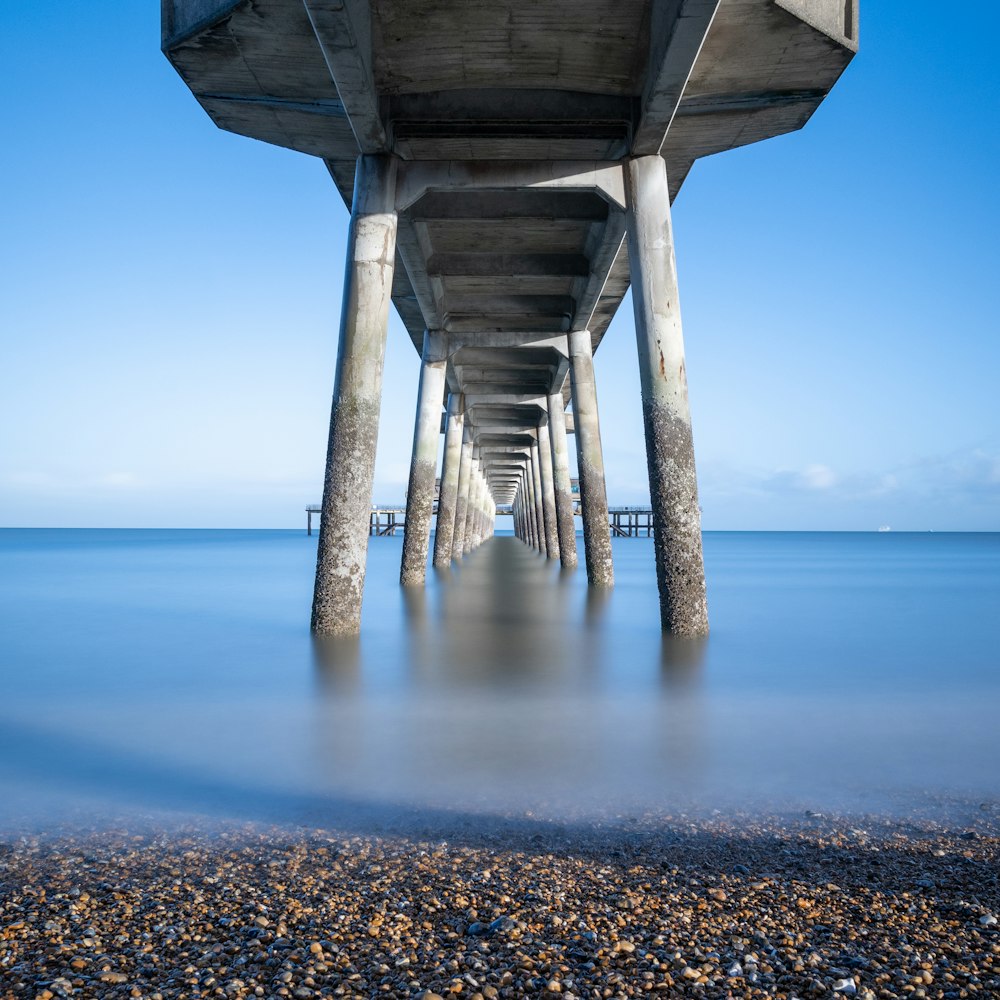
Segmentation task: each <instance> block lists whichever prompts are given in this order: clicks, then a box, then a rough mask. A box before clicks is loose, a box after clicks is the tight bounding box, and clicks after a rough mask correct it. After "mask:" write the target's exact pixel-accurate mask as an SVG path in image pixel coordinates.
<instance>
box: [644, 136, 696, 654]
mask: <svg viewBox="0 0 1000 1000" xmlns="http://www.w3.org/2000/svg"><path fill="white" fill-rule="evenodd" d="M625 176H626V192H627V198H626V202H627V212H626V225H627V226H628V249H629V262H630V267H631V271H632V303H633V305H634V307H635V335H636V341H637V344H638V349H639V377H640V379H641V382H642V414H643V421H644V424H645V430H646V461H647V464H648V466H649V493H650V500H651V501H652V506H653V539H654V546H655V549H656V582H657V584H658V585H659V590H660V622H661V625H662V627H663V629H664V630H665V631H670V632H674V633H676V634H677V635H687V636H701V635H708V606H707V603H706V599H705V565H704V561H703V558H702V548H701V513H700V511H699V509H698V482H697V478H696V476H695V464H694V441H693V438H692V435H691V410H690V407H689V405H688V389H687V376H686V374H685V370H684V338H683V335H682V332H681V312H680V304H679V302H678V293H677V263H676V260H675V258H674V239H673V232H672V227H671V223H670V194H669V190H668V188H667V171H666V167H665V166H664V163H663V160H662V159H661V158H660V157H659V156H641V157H636V158H635V159H633V160H630V161H628V164H627V166H626V171H625Z"/></svg>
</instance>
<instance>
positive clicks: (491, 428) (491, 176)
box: [163, 0, 857, 635]
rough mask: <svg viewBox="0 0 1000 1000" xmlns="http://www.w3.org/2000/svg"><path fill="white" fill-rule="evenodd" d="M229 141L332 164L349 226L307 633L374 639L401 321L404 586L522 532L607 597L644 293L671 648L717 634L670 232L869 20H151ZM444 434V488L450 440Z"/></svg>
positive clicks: (765, 3)
mask: <svg viewBox="0 0 1000 1000" xmlns="http://www.w3.org/2000/svg"><path fill="white" fill-rule="evenodd" d="M163 49H164V52H165V53H166V54H167V56H168V58H169V59H170V61H171V63H172V64H173V65H174V67H175V68H176V70H177V71H178V73H179V74H180V75H181V77H182V78H183V79H184V81H185V83H186V84H187V85H188V86H189V87H190V89H191V91H192V92H193V93H194V95H195V97H196V98H197V100H198V102H199V103H200V104H201V106H202V107H203V108H204V109H205V111H206V112H207V113H208V114H209V115H210V116H211V117H212V119H213V120H214V121H215V122H216V123H217V124H218V125H219V126H220V127H221V128H224V129H227V130H229V131H232V132H237V133H239V134H241V135H246V136H251V137H253V138H256V139H261V140H263V141H265V142H270V143H274V144H276V145H279V146H284V147H288V148H290V149H295V150H298V151H300V152H303V153H307V154H309V155H312V156H316V157H319V158H320V159H322V160H323V162H324V163H325V164H326V167H327V169H328V170H329V173H330V175H331V178H332V180H333V182H334V184H336V186H337V188H338V190H339V191H340V193H341V195H342V197H343V198H344V201H345V202H346V203H347V204H348V205H349V206H350V207H351V220H350V230H349V239H348V251H347V259H346V273H345V278H344V298H343V305H342V308H341V313H340V343H339V352H338V357H337V371H336V379H335V384H334V390H333V412H332V417H331V421H330V438H329V450H328V454H327V462H326V474H325V481H324V493H323V503H322V518H321V521H320V537H319V554H318V560H317V569H316V588H315V595H314V600H313V613H312V626H313V629H314V631H316V632H318V633H326V634H354V633H357V632H358V630H359V628H360V620H361V602H362V596H363V590H364V580H365V559H366V554H367V546H368V535H369V522H370V514H371V498H372V484H373V476H374V462H375V450H376V440H377V436H378V419H379V410H380V405H381V384H382V364H383V358H384V354H385V344H386V330H387V323H388V314H389V308H390V305H392V306H394V307H395V309H396V310H397V312H398V313H399V315H400V317H401V318H402V320H403V323H404V324H405V326H406V329H407V331H408V332H409V335H410V337H411V339H412V341H413V344H414V347H415V348H416V349H417V351H419V352H420V356H421V361H422V363H421V371H420V385H419V396H418V402H417V413H416V420H415V425H414V433H413V457H412V463H411V468H410V479H409V488H408V491H407V505H406V512H405V522H406V532H405V535H404V544H403V557H402V567H401V572H400V579H401V582H402V583H403V585H405V586H420V585H422V584H423V582H424V579H425V575H426V571H427V563H428V561H429V557H430V552H429V548H430V537H431V522H432V518H433V516H434V513H433V505H434V494H435V480H436V479H437V478H439V477H440V480H441V488H440V502H439V504H438V509H437V515H436V516H437V521H436V531H435V534H434V548H433V563H434V565H435V566H436V567H447V566H448V565H450V564H451V562H452V561H453V560H457V559H461V558H463V556H464V555H466V554H467V553H469V552H470V551H471V550H472V549H474V548H475V547H476V546H477V545H479V544H480V543H481V542H482V541H483V540H484V539H486V538H488V537H489V536H490V535H491V534H492V531H493V525H494V521H495V515H496V508H497V505H498V504H502V505H508V504H509V505H511V506H512V512H513V517H514V525H515V533H516V535H517V537H518V538H519V539H521V540H522V541H523V542H525V543H526V544H529V545H532V546H534V547H535V548H537V549H538V550H539V551H541V552H542V553H544V554H545V555H546V556H548V557H549V558H552V559H560V560H561V562H562V564H563V565H564V566H567V567H573V566H575V565H576V564H577V559H578V554H577V542H576V534H575V530H574V526H573V506H572V505H573V498H572V495H571V493H570V468H569V447H570V445H569V437H572V438H573V440H574V444H575V448H576V455H577V467H578V470H579V479H580V512H581V515H582V520H583V549H584V559H585V563H586V572H587V577H588V580H589V582H590V584H591V585H592V586H594V587H610V586H612V585H613V582H614V570H613V566H612V558H611V542H610V533H611V527H610V522H609V512H608V501H607V491H606V487H605V477H604V463H603V457H602V450H601V428H600V411H599V408H598V391H597V385H596V382H595V378H594V365H593V355H594V352H595V351H596V350H597V349H598V348H599V347H600V345H601V341H602V338H603V336H604V333H605V331H606V330H607V328H608V324H609V323H610V321H611V319H612V317H613V316H614V314H615V312H616V310H617V309H618V307H619V306H620V304H621V302H622V299H623V298H624V296H625V293H626V291H628V289H629V287H630V286H631V289H632V302H633V306H634V310H635V332H636V343H637V348H638V353H639V369H640V383H641V392H642V407H643V414H644V426H645V436H646V454H647V463H648V469H649V485H650V499H651V510H652V524H653V537H654V545H655V550H656V575H657V584H658V586H659V595H660V616H661V623H662V627H663V628H664V629H666V630H670V631H673V632H676V633H678V634H682V635H704V634H706V633H707V631H708V612H707V608H706V601H705V573H704V567H703V562H702V549H701V518H700V513H699V508H698V495H697V482H696V476H695V455H694V444H693V438H692V430H691V419H690V411H689V405H688V391H687V381H686V377H685V367H684V344H683V339H682V333H681V313H680V305H679V298H678V287H677V273H676V264H675V256H674V241H673V234H672V229H671V222H670V206H671V203H672V201H673V199H674V197H676V195H677V192H678V190H679V189H680V187H681V185H682V183H683V182H684V179H685V177H686V176H687V174H688V171H689V170H690V169H691V167H692V166H693V164H694V162H695V160H697V159H699V158H700V157H703V156H708V155H710V154H712V153H718V152H722V151H724V150H728V149H733V148H735V147H738V146H743V145H746V144H748V143H752V142H757V141H760V140H762V139H767V138H769V137H772V136H776V135H781V134H783V133H787V132H790V131H793V130H795V129H798V128H801V127H802V126H803V125H804V124H805V123H806V122H807V121H808V119H809V118H810V116H811V115H812V113H813V112H814V111H815V110H816V109H817V107H818V106H819V105H820V103H821V102H822V100H823V99H824V97H825V96H826V94H827V93H828V92H829V90H830V88H831V87H832V86H833V85H834V84H835V82H836V81H837V79H838V77H839V76H840V74H841V73H842V72H843V70H844V68H845V67H846V66H847V64H848V62H849V61H850V59H851V58H852V56H853V54H854V52H855V51H856V49H857V0H573V2H569V0H542V2H538V0H535V2H530V3H529V2H527V0H491V2H488V3H486V2H482V0H163ZM442 433H443V434H444V438H445V442H444V452H443V463H442V467H441V469H440V470H439V469H438V467H437V465H438V461H437V459H438V452H439V438H440V435H441V434H442Z"/></svg>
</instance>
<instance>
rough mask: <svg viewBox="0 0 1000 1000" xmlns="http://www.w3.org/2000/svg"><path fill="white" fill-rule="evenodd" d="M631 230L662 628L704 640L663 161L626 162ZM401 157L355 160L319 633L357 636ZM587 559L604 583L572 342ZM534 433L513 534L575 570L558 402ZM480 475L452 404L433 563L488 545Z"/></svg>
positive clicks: (594, 485) (422, 530) (429, 392)
mask: <svg viewBox="0 0 1000 1000" xmlns="http://www.w3.org/2000/svg"><path fill="white" fill-rule="evenodd" d="M623 170H624V172H625V192H626V203H627V204H626V229H627V234H628V248H629V262H630V268H631V273H632V292H633V296H632V297H633V303H634V308H635V327H636V339H637V346H638V352H639V368H640V378H641V385H642V400H643V417H644V427H645V436H646V452H647V464H648V469H649V483H650V495H651V501H652V509H653V527H654V538H655V551H656V569H657V581H658V585H659V593H660V615H661V624H662V626H663V628H664V629H665V630H669V631H673V632H676V633H679V634H684V635H704V634H706V633H707V631H708V618H707V609H706V602H705V578H704V568H703V564H702V551H701V523H700V512H699V509H698V501H697V484H696V480H695V466H694V446H693V441H692V436H691V421H690V413H689V409H688V395H687V381H686V377H685V370H684V349H683V341H682V337H681V324H680V312H679V307H678V302H677V299H678V296H677V275H676V265H675V261H674V253H673V234H672V231H671V224H670V210H669V208H670V203H669V190H668V187H667V177H666V170H665V167H664V163H663V160H662V159H661V158H660V157H658V156H646V157H637V158H634V159H632V160H629V161H626V162H625V164H624V165H623ZM396 171H397V160H396V159H395V158H394V157H391V156H372V155H362V156H361V157H359V158H358V167H357V173H356V176H355V189H354V201H353V206H352V211H351V226H350V232H349V238H348V249H347V264H346V270H347V273H346V276H345V281H344V301H343V306H342V313H341V326H340V344H339V351H338V356H337V376H336V383H335V386H334V399H333V413H332V416H331V423H330V440H329V448H328V453H327V464H326V476H325V481H324V493H323V511H322V520H321V522H320V539H319V550H318V555H317V570H316V589H315V595H314V601H313V616H312V627H313V630H314V631H316V632H320V633H327V634H356V633H357V632H358V631H359V630H360V617H361V599H362V594H363V589H364V577H365V556H366V554H367V542H368V531H367V525H368V515H369V508H370V503H371V492H372V483H373V478H374V462H375V449H376V443H377V435H378V413H379V407H380V402H381V381H382V365H383V359H384V354H385V339H386V328H387V322H388V310H389V305H390V297H391V292H392V279H393V267H394V262H395V239H396V221H397V220H396V211H395V183H396ZM567 340H568V343H567V349H568V354H569V358H570V379H571V387H572V400H573V414H574V426H575V437H576V444H577V459H578V470H579V479H580V504H581V514H582V517H583V538H584V551H585V556H586V564H587V576H588V580H589V582H590V584H591V585H593V586H600V587H610V586H612V585H613V583H614V569H613V565H612V558H611V537H610V528H609V524H608V504H607V489H606V485H605V477H604V462H603V456H602V450H601V435H600V421H599V414H598V407H597V391H596V384H595V380H594V366H593V356H592V342H591V335H590V332H589V331H588V330H573V331H572V332H570V333H569V334H568V338H567ZM446 367H447V338H446V335H445V334H443V333H441V332H438V331H428V332H427V333H426V334H425V336H424V344H423V353H422V364H421V374H420V387H419V393H418V402H417V418H416V422H415V426H414V437H413V459H412V463H411V468H410V482H409V491H408V501H407V518H406V532H405V535H404V545H403V562H402V567H401V571H400V579H401V582H402V583H403V584H404V585H407V586H412V585H419V584H422V583H423V582H424V579H425V576H426V565H427V553H428V545H429V537H430V523H431V516H432V510H433V501H434V485H435V478H436V464H437V448H438V440H439V436H440V414H441V405H442V402H443V399H444V390H445V375H446ZM547 410H548V412H547V416H546V417H545V418H543V420H542V421H541V422H540V424H539V426H538V428H537V429H536V431H535V433H534V434H533V435H532V443H531V445H530V449H529V455H528V456H527V457H526V458H523V460H522V462H521V468H520V472H519V474H518V481H517V491H516V495H515V500H514V520H515V533H516V534H517V537H518V538H520V539H521V540H522V541H524V542H525V543H527V544H529V545H532V546H534V547H535V548H537V549H538V550H539V551H540V552H542V553H544V554H545V555H546V556H548V557H550V558H559V559H561V560H562V562H563V565H565V566H573V565H575V564H576V560H577V555H576V537H575V530H574V527H573V498H572V494H571V491H570V484H569V467H568V458H567V442H566V425H565V417H564V412H563V400H562V396H561V394H560V393H558V392H557V393H553V394H552V395H551V396H549V399H548V407H547ZM495 514H496V504H495V502H494V499H493V496H492V493H491V489H490V483H489V480H488V477H487V470H486V469H485V468H484V462H483V461H482V459H481V456H480V455H479V451H478V446H477V445H476V442H475V440H474V434H473V428H472V426H471V424H470V423H469V422H468V421H467V420H466V419H465V414H464V401H463V399H462V397H461V394H460V393H453V394H452V395H451V396H449V399H448V408H447V426H446V433H445V449H444V462H443V468H442V474H441V492H440V501H439V508H438V523H437V533H436V539H435V546H434V565H435V566H438V567H443V566H446V565H449V564H450V563H451V561H452V560H455V559H461V558H462V557H463V556H464V555H465V554H467V553H468V552H470V551H472V549H473V548H475V547H476V546H477V545H479V544H480V543H481V542H482V541H483V540H484V539H486V538H488V537H490V536H491V535H492V533H493V524H494V519H495Z"/></svg>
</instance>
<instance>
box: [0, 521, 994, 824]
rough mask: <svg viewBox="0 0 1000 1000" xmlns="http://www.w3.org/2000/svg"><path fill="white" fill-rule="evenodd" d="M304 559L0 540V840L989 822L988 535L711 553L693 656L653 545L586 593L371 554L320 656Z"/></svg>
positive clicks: (268, 543)
mask: <svg viewBox="0 0 1000 1000" xmlns="http://www.w3.org/2000/svg"><path fill="white" fill-rule="evenodd" d="M580 542H581V559H582V539H581V540H580ZM315 547H316V539H315V537H313V538H309V537H307V536H306V535H305V534H304V533H302V532H293V531H181V530H148V531H147V530H121V531H117V530H104V531H101V530H6V531H0V692H2V694H0V823H3V822H4V821H10V822H14V821H21V820H23V818H24V817H41V818H44V817H46V816H51V815H53V813H54V811H57V810H60V811H61V810H64V809H67V808H69V809H80V808H84V809H87V810H97V811H98V812H102V811H107V812H111V811H114V810H117V809H123V808H126V809H132V808H137V809H140V810H151V811H157V812H161V811H164V810H165V811H168V812H169V811H176V812H178V813H205V814H210V815H217V816H234V817H240V818H250V819H261V820H269V821H270V820H275V821H282V822H292V823H298V822H303V823H319V822H326V821H332V820H335V819H338V818H342V817H343V816H344V815H347V814H349V813H350V812H351V810H360V809H361V808H362V807H364V808H367V809H371V808H378V809H381V810H383V811H384V812H385V813H386V814H389V813H391V812H392V811H393V810H405V809H409V808H413V807H417V808H421V809H423V808H436V809H442V810H445V811H451V812H469V813H482V812H486V813H489V812H491V811H494V810H501V809H503V810H506V809H515V810H521V811H523V810H529V809H530V810H534V811H536V813H538V814H540V815H543V814H552V815H565V814H569V813H570V812H574V813H580V812H581V811H583V812H593V813H604V812H608V811H615V810H623V809H643V808H649V809H657V810H660V809H670V808H673V807H676V806H677V805H679V804H684V805H695V806H699V807H702V808H712V807H715V806H718V807H720V808H724V807H726V806H731V805H754V804H759V805H761V806H765V805H766V806H771V805H775V804H780V805H787V804H794V805H796V806H799V805H804V806H809V807H812V808H827V807H833V806H836V807H849V808H878V807H882V806H883V805H885V804H892V803H900V802H905V801H906V800H907V799H908V798H909V799H916V798H919V797H920V796H921V795H922V794H924V793H925V792H930V793H932V794H938V793H944V794H949V795H962V796H976V797H981V798H995V797H996V796H997V793H998V786H1000V780H998V774H1000V724H998V707H1000V698H998V695H1000V614H998V613H1000V535H996V534H993V535H989V534H894V533H887V534H877V533H872V534H841V533H829V534H825V533H817V534H809V533H708V534H706V536H705V551H706V562H707V569H708V575H709V601H710V613H711V618H712V629H713V631H712V635H711V637H710V639H708V640H707V641H706V642H691V641H680V640H676V639H670V638H669V637H667V638H664V637H662V636H661V634H660V631H659V626H658V607H657V594H656V585H655V578H654V570H653V550H652V543H651V541H650V540H648V539H617V540H616V541H615V543H614V556H615V571H616V587H615V588H614V590H613V591H612V592H610V593H605V594H601V593H599V592H593V591H591V592H588V589H587V586H586V574H585V573H584V571H583V569H582V567H581V569H580V570H579V571H577V572H576V573H572V574H565V573H563V572H561V571H560V569H559V567H558V564H557V563H551V562H546V561H545V560H544V559H542V558H541V557H539V556H538V555H536V554H535V553H533V552H532V551H530V550H529V549H527V548H526V547H524V546H523V545H521V544H520V543H519V542H517V541H515V540H514V539H513V538H511V537H509V536H508V537H502V536H498V537H497V538H495V539H494V540H492V541H491V542H489V543H487V544H486V545H484V546H483V547H482V548H481V549H480V550H479V551H478V552H476V553H474V554H473V555H472V556H470V557H467V558H466V560H465V563H464V565H462V566H460V567H459V568H456V569H455V570H453V571H452V572H450V573H448V574H444V575H438V574H435V573H433V572H432V573H430V574H429V578H428V586H427V588H426V590H422V591H421V590H417V591H403V590H401V589H400V587H399V586H398V583H397V575H398V566H399V557H400V553H401V539H399V538H375V539H372V540H371V544H370V546H369V568H368V582H367V590H366V598H365V608H364V625H363V635H362V637H361V639H360V641H357V642H355V641H338V642H330V641H328V642H323V643H314V642H313V640H312V639H311V637H310V635H309V632H308V620H309V604H310V597H311V589H312V574H313V568H314V561H315Z"/></svg>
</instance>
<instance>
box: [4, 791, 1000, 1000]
mask: <svg viewBox="0 0 1000 1000" xmlns="http://www.w3.org/2000/svg"><path fill="white" fill-rule="evenodd" d="M931 813H934V814H935V815H934V816H933V818H931V815H930V814H931ZM949 816H950V817H951V819H949V818H948V817H949ZM120 823H121V825H117V826H116V825H113V824H112V821H108V822H107V823H102V824H100V825H94V824H91V825H89V826H88V825H86V824H84V823H78V824H64V825H62V826H60V827H57V828H54V829H53V830H51V831H49V832H38V833H33V834H25V833H20V834H19V833H17V832H16V829H12V828H11V827H10V824H9V823H8V824H6V825H7V827H8V832H5V833H0V906H2V909H0V998H2V1000H10V998H21V997H31V998H35V1000H37V998H41V1000H52V998H53V997H61V996H70V995H72V996H79V997H110V996H116V997H117V996H120V997H129V998H140V997H143V998H149V1000H161V998H162V1000H166V998H173V997H178V998H180V997H208V996H218V997H229V998H239V997H282V998H285V997H293V998H296V1000H305V998H307V997H327V996H330V997H334V996H336V997H340V996H349V997H366V998H367V997H374V996H390V997H395V996H399V997H410V996H414V997H415V996H421V995H424V994H425V993H426V992H427V991H431V995H433V994H436V995H439V996H448V995H449V994H450V995H453V996H454V995H460V996H462V997H467V998H470V997H471V998H478V997H482V998H484V1000H489V998H491V997H520V996H544V997H549V998H553V997H563V998H566V1000H571V998H573V997H579V998H582V997H594V998H605V997H621V996H624V997H631V996H646V995H661V996H667V997H688V996H690V997H705V998H707V997H733V998H737V997H739V998H742V997H784V998H786V1000H790V998H791V997H801V998H803V1000H809V998H813V997H824V998H828V997H834V996H858V997H863V998H865V1000H871V998H873V997H874V998H882V997H939V998H952V997H973V996H984V997H986V996H996V995H1000V930H998V925H997V924H996V922H995V921H996V918H997V916H998V915H1000V884H998V873H1000V865H998V862H1000V808H998V806H997V804H995V803H975V802H957V801H956V802H952V803H942V802H940V801H939V802H937V806H936V808H935V809H930V808H928V809H927V810H926V811H925V814H920V813H919V811H918V812H916V813H911V814H910V815H895V816H893V815H890V814H880V815H868V816H864V815H860V814H848V815H832V814H825V815H824V814H819V813H815V812H809V811H806V812H804V813H802V812H800V813H797V814H794V815H788V814H785V815H777V814H775V815H763V814H753V813H748V812H732V813H727V814H713V813H712V812H711V811H707V810H706V811H704V812H702V813H700V814H697V815H696V814H678V813H675V814H673V815H663V814H658V815H647V816H635V817H609V818H608V819H606V820H597V821H594V820H586V821H582V820H581V821H573V820H572V819H568V820H567V821H566V822H565V823H556V822H551V821H545V820H539V819H537V818H535V817H532V816H530V815H520V816H518V815H509V816H503V817H494V818H488V817H482V818H481V819H480V820H474V819H470V818H468V817H466V818H460V817H457V818H456V819H455V821H454V822H453V823H452V824H451V825H450V826H448V825H447V824H442V823H441V822H440V821H439V817H438V820H437V821H433V822H432V821H428V823H427V824H426V825H425V826H423V827H421V825H420V822H419V818H417V817H414V816H409V817H407V818H406V819H405V821H404V820H401V821H400V823H399V824H398V825H397V826H396V827H395V828H393V827H392V825H391V824H386V825H384V827H383V828H382V829H381V830H379V829H372V830H371V832H369V833H367V834H364V835H361V834H358V833H356V832H348V831H343V830H341V831H339V832H338V830H336V829H324V828H318V827H317V828H313V827H310V828H299V829H289V828H283V827H276V826H265V825H262V824H252V823H226V822H212V821H208V820H202V819H196V820H177V821H175V822H166V821H164V819H163V817H160V818H159V819H157V818H146V819H141V818H139V817H137V816H132V817H128V818H126V819H124V820H121V821H120Z"/></svg>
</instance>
